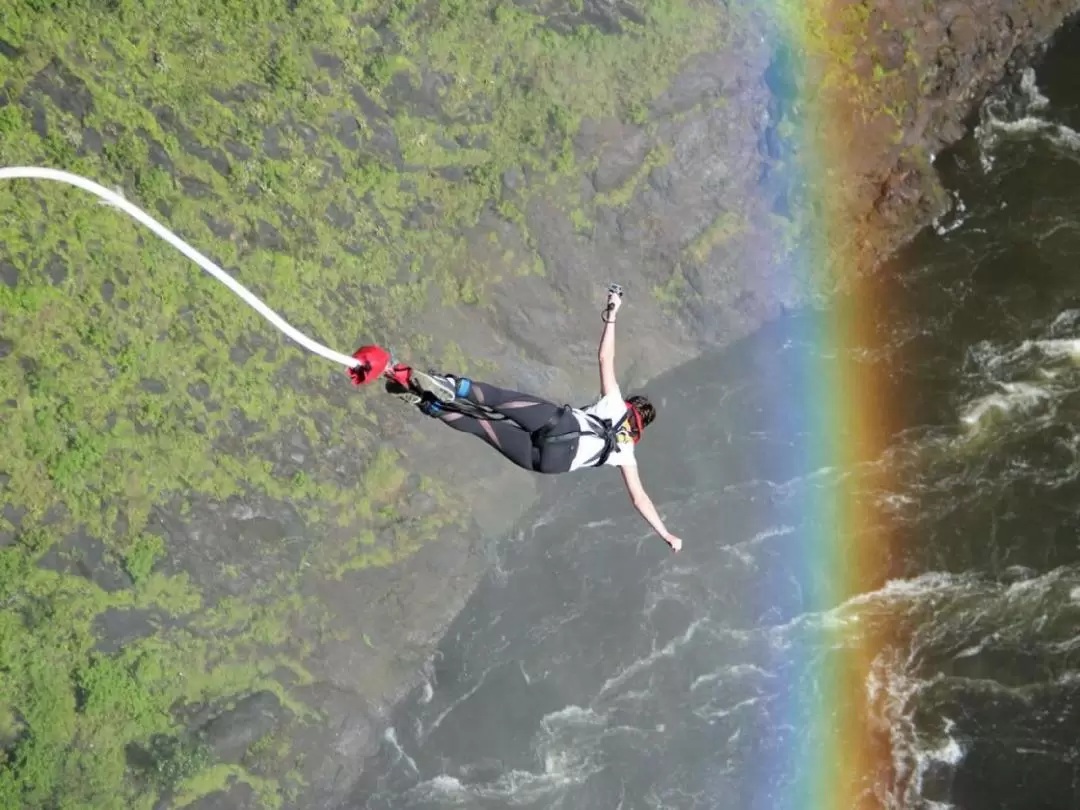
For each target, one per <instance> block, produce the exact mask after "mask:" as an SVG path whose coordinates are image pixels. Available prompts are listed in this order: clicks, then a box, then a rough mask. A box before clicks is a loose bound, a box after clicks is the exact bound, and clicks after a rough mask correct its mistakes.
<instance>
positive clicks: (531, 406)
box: [439, 380, 579, 474]
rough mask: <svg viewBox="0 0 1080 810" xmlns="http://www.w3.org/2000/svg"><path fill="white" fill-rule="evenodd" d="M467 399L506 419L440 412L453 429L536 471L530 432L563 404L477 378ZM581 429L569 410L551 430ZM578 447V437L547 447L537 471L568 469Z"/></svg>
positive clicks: (555, 471) (546, 471) (570, 430)
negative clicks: (475, 437) (478, 439)
mask: <svg viewBox="0 0 1080 810" xmlns="http://www.w3.org/2000/svg"><path fill="white" fill-rule="evenodd" d="M465 399H467V400H469V401H470V402H475V403H477V404H478V405H484V406H486V407H488V408H491V409H492V410H493V411H495V412H496V413H499V414H501V415H502V416H505V417H506V419H481V418H479V417H475V416H468V415H466V414H461V413H454V412H452V411H446V412H443V413H441V414H439V418H440V419H442V421H443V422H445V423H446V424H448V425H449V426H450V427H452V428H454V430H460V431H462V432H464V433H471V434H472V435H473V436H479V437H480V438H481V439H483V440H484V441H486V442H487V443H488V444H489V445H491V446H492V447H494V448H495V449H496V450H498V451H499V452H500V453H502V454H503V455H504V456H505V457H506V458H508V459H509V460H510V461H512V462H513V463H514V464H516V465H518V466H519V467H523V468H525V469H526V470H534V467H533V443H532V436H531V435H530V434H531V433H532V432H533V431H535V430H539V429H540V428H542V427H543V426H544V425H546V424H547V422H548V420H549V419H550V418H551V417H552V415H553V414H554V413H555V412H556V411H558V410H559V408H560V407H561V406H559V405H556V404H554V403H552V402H548V401H547V400H546V399H540V398H539V397H534V396H532V395H531V394H522V393H521V392H519V391H511V390H509V389H507V388H498V387H496V386H494V385H489V384H488V383H482V382H476V381H475V380H472V381H471V387H470V389H469V392H468V394H467V396H466V397H465ZM578 429H579V425H578V422H577V419H576V418H575V417H574V414H573V413H572V412H571V411H569V410H568V411H566V413H565V414H563V416H562V418H561V419H560V420H559V421H558V423H556V425H555V426H554V429H553V430H552V433H554V434H559V433H568V432H572V431H575V430H578ZM577 448H578V442H577V439H574V440H573V441H568V442H557V443H555V444H551V445H548V446H546V447H544V448H543V449H542V450H541V452H540V469H539V470H535V472H541V473H548V474H553V473H564V472H569V470H570V464H571V463H572V462H573V460H574V456H575V455H576V454H577Z"/></svg>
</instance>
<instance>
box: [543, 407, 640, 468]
mask: <svg viewBox="0 0 1080 810" xmlns="http://www.w3.org/2000/svg"><path fill="white" fill-rule="evenodd" d="M571 410H573V409H572V408H571V407H570V406H569V405H563V406H562V407H561V408H559V409H558V410H556V411H555V412H554V413H553V414H552V415H551V417H550V418H549V419H548V420H547V422H545V423H544V425H543V426H542V427H540V428H539V429H537V430H535V431H533V432H532V434H531V438H532V463H533V470H535V471H536V472H539V471H540V460H541V457H542V455H543V450H544V447H546V446H547V445H549V444H562V443H564V442H572V441H574V440H575V439H579V438H581V437H582V436H596V437H597V438H599V439H602V440H603V441H604V446H603V448H601V450H600V452H599V453H597V454H596V455H594V456H593V457H592V458H590V459H589V460H588V461H587V462H586V463H585V465H584V466H586V467H602V466H603V465H604V464H605V463H606V462H607V460H608V457H610V456H611V454H612V452H613V451H614V450H615V447H616V445H617V444H618V436H619V430H621V429H622V426H623V425H625V424H626V420H627V419H629V418H630V411H629V410H627V411H626V413H624V414H623V415H622V418H621V419H619V421H618V422H616V423H614V424H612V422H611V420H610V419H600V418H598V417H596V416H593V415H592V414H588V413H587V414H585V417H586V418H587V419H588V420H589V423H590V424H592V425H593V427H594V430H590V431H587V432H583V431H582V430H580V429H578V428H575V429H574V430H571V431H567V432H566V433H557V434H555V435H552V431H553V430H555V428H556V427H557V426H558V424H559V422H560V421H562V418H563V416H565V415H566V413H567V412H568V411H571ZM575 422H576V420H575Z"/></svg>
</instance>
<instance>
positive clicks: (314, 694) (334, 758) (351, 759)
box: [291, 683, 380, 807]
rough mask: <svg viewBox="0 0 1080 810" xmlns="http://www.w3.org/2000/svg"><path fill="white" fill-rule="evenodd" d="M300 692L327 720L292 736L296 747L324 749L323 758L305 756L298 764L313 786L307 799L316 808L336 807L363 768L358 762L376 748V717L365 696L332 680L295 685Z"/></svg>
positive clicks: (299, 729)
mask: <svg viewBox="0 0 1080 810" xmlns="http://www.w3.org/2000/svg"><path fill="white" fill-rule="evenodd" d="M296 692H297V695H298V696H299V697H300V698H301V699H302V700H303V701H304V703H305V704H306V705H308V706H311V707H312V708H313V709H315V710H316V711H318V712H319V713H320V714H321V715H322V716H323V717H325V718H326V720H325V721H324V723H322V724H321V725H320V724H305V725H303V726H301V727H298V728H295V729H293V730H292V734H291V737H292V747H293V750H296V751H311V750H316V749H317V750H318V751H319V752H320V756H318V757H311V756H309V757H305V758H304V759H303V761H302V762H301V764H300V769H301V772H302V774H303V776H304V778H305V780H306V781H307V782H308V784H310V785H311V795H310V796H309V797H308V801H309V802H310V806H312V807H334V806H338V804H337V803H339V802H341V801H343V800H344V799H345V798H346V797H347V796H348V795H349V794H350V793H351V791H352V788H353V786H354V785H355V784H356V782H357V780H358V779H359V777H360V774H361V772H362V771H361V769H359V768H357V767H355V763H357V762H363V761H364V760H365V759H366V758H367V757H369V756H371V755H372V754H374V753H375V752H376V751H377V750H378V747H379V742H380V736H379V734H378V733H377V729H378V726H377V723H376V721H375V715H374V714H373V711H372V707H371V706H369V704H368V703H367V701H366V700H365V699H364V698H363V696H362V695H359V694H357V693H355V692H352V691H349V690H346V689H341V688H338V687H336V686H333V685H331V684H328V683H316V684H313V685H311V686H302V687H297V688H296Z"/></svg>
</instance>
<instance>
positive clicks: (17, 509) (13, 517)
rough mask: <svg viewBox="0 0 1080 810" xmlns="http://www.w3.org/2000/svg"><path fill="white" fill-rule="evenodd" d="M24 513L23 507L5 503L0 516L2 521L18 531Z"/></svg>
mask: <svg viewBox="0 0 1080 810" xmlns="http://www.w3.org/2000/svg"><path fill="white" fill-rule="evenodd" d="M26 511H27V510H26V507H25V506H14V505H12V504H10V503H6V504H4V509H3V511H2V512H0V514H2V515H3V517H4V520H6V521H7V522H8V523H10V524H11V525H12V526H14V527H15V528H16V529H18V528H21V527H22V519H23V518H24V517H25V516H26Z"/></svg>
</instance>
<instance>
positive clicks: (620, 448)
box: [570, 386, 637, 470]
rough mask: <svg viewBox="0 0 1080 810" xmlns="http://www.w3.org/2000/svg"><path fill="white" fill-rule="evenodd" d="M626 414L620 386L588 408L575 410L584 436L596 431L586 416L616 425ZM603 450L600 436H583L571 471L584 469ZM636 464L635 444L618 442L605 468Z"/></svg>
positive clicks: (579, 440) (571, 463)
mask: <svg viewBox="0 0 1080 810" xmlns="http://www.w3.org/2000/svg"><path fill="white" fill-rule="evenodd" d="M625 413H626V402H625V400H623V396H622V391H620V390H619V387H618V386H615V387H614V388H613V389H611V390H610V391H608V393H607V395H606V396H603V397H600V399H598V400H597V401H596V402H594V403H593V404H592V405H590V406H588V407H587V408H574V416H575V417H576V418H577V420H578V424H579V425H580V426H581V432H582V434H588V433H591V432H592V431H594V430H595V429H596V428H595V427H594V426H593V424H592V423H591V422H590V421H589V420H588V418H587V417H586V416H585V414H592V415H593V416H597V417H599V418H600V419H610V420H611V424H613V425H614V424H617V423H618V421H619V420H620V419H622V418H623V415H624V414H625ZM603 449H604V440H603V439H601V438H600V437H599V436H590V435H582V436H581V438H580V439H578V448H577V455H575V456H574V460H573V461H572V462H570V469H571V470H576V469H578V468H580V467H583V466H584V465H585V464H587V463H588V462H589V460H590V459H594V458H596V456H597V455H599V453H600V451H601V450H603ZM636 464H637V459H635V458H634V443H633V442H625V443H624V442H618V443H617V444H616V445H615V448H614V449H613V450H612V451H611V455H609V456H608V458H607V461H605V462H604V466H605V467H626V466H634V465H636Z"/></svg>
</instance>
